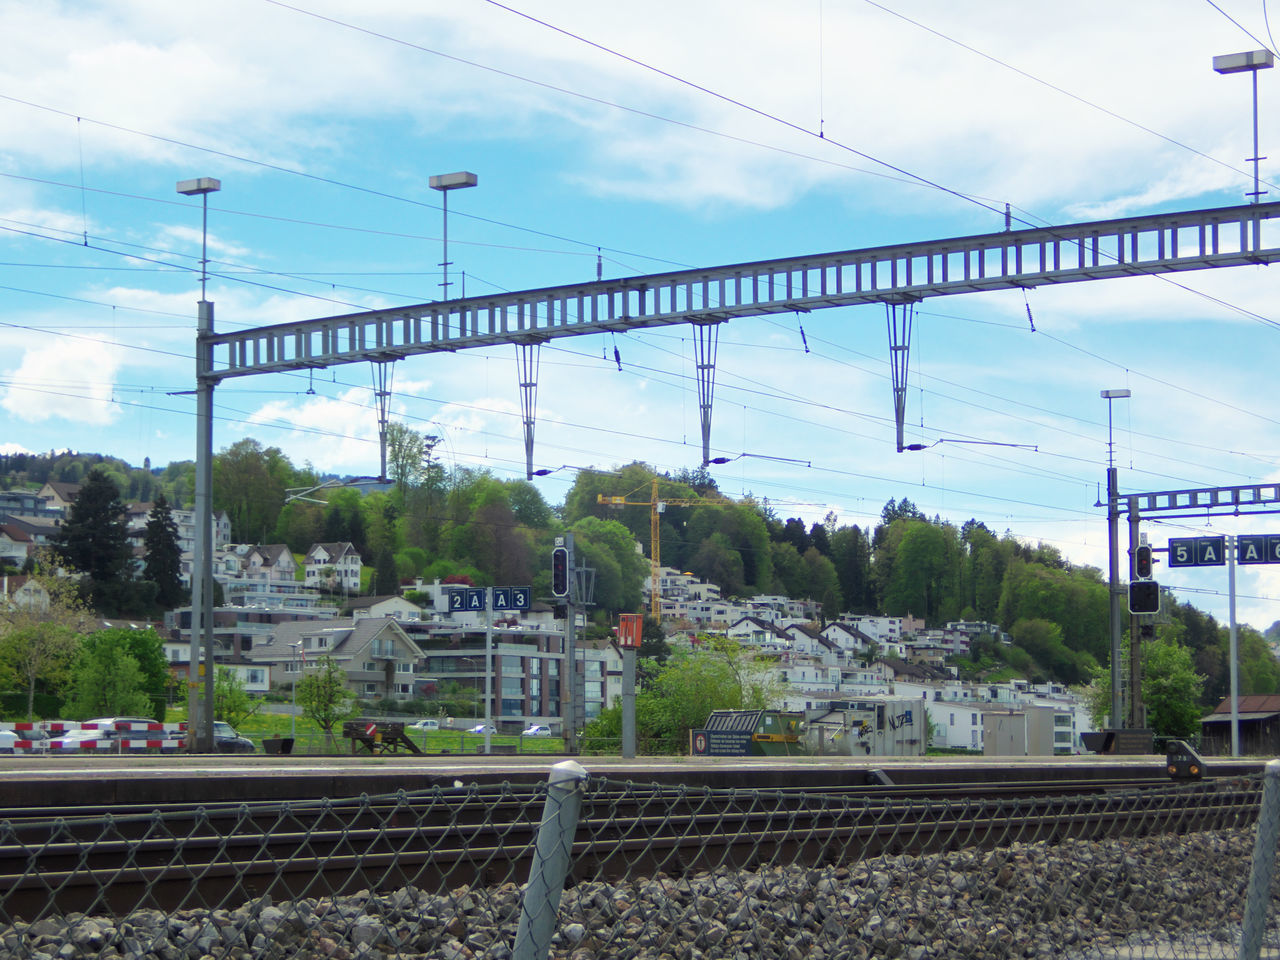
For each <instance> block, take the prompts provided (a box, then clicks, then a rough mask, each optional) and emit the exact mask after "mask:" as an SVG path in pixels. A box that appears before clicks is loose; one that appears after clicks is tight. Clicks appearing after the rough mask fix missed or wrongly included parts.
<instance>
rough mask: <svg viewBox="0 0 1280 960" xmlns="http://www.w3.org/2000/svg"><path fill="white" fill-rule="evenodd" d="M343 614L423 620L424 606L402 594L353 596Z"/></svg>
mask: <svg viewBox="0 0 1280 960" xmlns="http://www.w3.org/2000/svg"><path fill="white" fill-rule="evenodd" d="M342 612H343V614H344V615H346V616H350V617H353V618H354V619H356V620H361V619H363V618H365V617H374V618H379V617H394V618H395V619H396V620H421V619H422V608H421V607H420V606H418V605H417V604H416V603H412V602H410V601H408V600H406V599H405V598H404V597H401V596H387V597H352V598H351V599H350V600H348V601H347V605H346V607H344V608H343V611H342Z"/></svg>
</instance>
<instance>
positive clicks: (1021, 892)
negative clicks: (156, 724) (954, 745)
mask: <svg viewBox="0 0 1280 960" xmlns="http://www.w3.org/2000/svg"><path fill="white" fill-rule="evenodd" d="M1276 776H1277V778H1280V767H1278V772H1277V774H1276ZM1278 782H1280V780H1278ZM1262 784H1263V778H1262V777H1261V776H1258V777H1253V778H1241V779H1236V780H1232V781H1229V782H1222V781H1212V782H1211V781H1205V782H1203V783H1185V784H1173V783H1169V784H1168V785H1157V786H1147V787H1136V786H1134V787H1122V786H1114V785H1113V786H1111V787H1105V786H1097V787H1096V788H1095V790H1094V792H1092V793H1090V794H1088V795H1084V796H1081V795H1078V794H1075V793H1072V792H1070V791H1069V790H1068V789H1067V788H1066V785H1063V786H1062V787H1061V788H1060V790H1059V792H1057V793H1051V792H1049V788H1048V787H1045V786H1044V785H1041V787H1040V788H1038V790H1037V791H1036V795H1029V796H1022V797H1014V798H1010V797H1008V796H1007V795H1003V794H1002V792H1001V790H1000V788H998V787H997V786H995V785H989V786H988V787H985V788H980V789H981V790H985V791H986V793H987V795H986V796H981V795H978V794H979V792H980V791H979V790H975V788H973V787H969V788H967V789H966V790H965V791H964V792H962V791H961V790H959V789H958V788H955V787H938V788H936V789H934V790H928V791H921V790H919V789H916V790H914V791H908V790H899V789H896V788H893V787H891V786H884V787H880V788H875V790H873V791H871V792H867V791H866V790H860V791H858V792H857V793H850V792H848V791H846V790H839V791H837V790H818V789H805V790H745V789H742V790H716V789H705V788H701V787H699V788H695V787H672V786H664V785H659V784H637V783H623V782H618V781H614V780H609V779H604V778H596V777H591V776H588V775H587V774H586V772H585V771H584V770H582V768H581V767H579V766H578V765H577V764H576V763H572V762H569V763H565V764H557V765H556V766H555V767H554V768H553V772H552V777H551V780H550V781H549V782H548V783H544V784H542V785H540V786H536V787H525V786H517V785H512V784H505V785H502V786H498V787H486V786H478V785H475V784H472V785H463V784H461V783H459V784H457V785H456V786H455V787H452V788H433V789H431V790H427V791H421V792H412V793H410V792H401V793H397V794H394V795H389V796H361V797H358V798H352V799H329V800H323V801H317V802H307V803H254V804H250V803H243V804H230V805H217V804H210V805H207V806H204V807H200V808H196V809H182V808H172V809H168V808H166V809H158V810H154V811H149V812H144V811H136V812H134V811H130V810H128V809H127V808H126V809H123V810H122V811H121V812H119V813H113V815H110V816H100V815H99V816H87V815H83V816H82V815H78V814H77V813H75V812H74V811H70V812H69V811H61V812H60V813H59V815H58V816H56V817H48V816H43V817H42V816H40V815H39V814H38V813H36V814H35V816H33V817H32V818H31V819H23V818H18V817H14V818H11V819H9V820H7V821H4V822H3V823H0V857H2V858H3V863H2V864H0V957H31V958H49V960H75V958H78V957H105V958H116V957H119V958H123V960H151V958H155V960H203V958H206V957H208V958H215V960H220V958H235V960H242V958H250V957H252V958H255V960H256V958H276V957H279V958H287V957H308V958H310V957H316V958H326V960H361V958H363V960H391V958H408V957H424V958H425V957H430V958H443V960H473V958H475V960H541V958H543V957H548V956H549V957H555V958H566V960H589V958H590V960H595V958H615V957H616V958H637V960H639V958H645V960H649V958H652V960H701V958H725V960H757V958H759V960H772V958H778V960H809V958H815V960H837V958H880V957H887V958H897V957H901V958H906V960H925V958H951V957H960V958H1014V957H1072V958H1118V957H1133V958H1156V957H1160V958H1188V960H1190V958H1205V957H1223V958H1227V957H1232V958H1234V957H1236V956H1237V955H1238V951H1239V950H1240V944H1241V929H1242V923H1243V920H1244V915H1245V907H1246V894H1247V891H1248V888H1249V883H1248V880H1249V873H1250V860H1251V856H1252V851H1253V849H1254V842H1255V830H1254V824H1255V820H1257V819H1258V811H1259V807H1260V803H1261V797H1262ZM1277 797H1280V794H1277ZM1276 808H1277V810H1280V802H1277V803H1276ZM1262 842H1263V844H1264V846H1265V845H1268V844H1269V848H1268V849H1267V850H1266V856H1265V857H1263V859H1264V860H1265V859H1267V858H1270V860H1271V861H1274V857H1275V834H1274V833H1272V834H1270V839H1267V838H1266V837H1265V836H1264V837H1263V841H1262ZM1258 889H1259V893H1258V894H1257V897H1258V898H1259V901H1260V906H1261V915H1262V917H1263V923H1262V924H1261V925H1260V926H1259V935H1258V943H1259V945H1260V947H1261V950H1262V954H1263V955H1264V956H1277V955H1280V954H1278V953H1277V950H1280V933H1278V932H1277V929H1276V927H1275V925H1274V921H1273V920H1272V918H1273V917H1274V916H1275V910H1274V906H1275V905H1276V903H1277V902H1278V901H1277V896H1278V892H1277V891H1276V890H1274V889H1272V888H1271V887H1270V879H1269V878H1263V879H1262V880H1261V886H1260V887H1259V888H1258Z"/></svg>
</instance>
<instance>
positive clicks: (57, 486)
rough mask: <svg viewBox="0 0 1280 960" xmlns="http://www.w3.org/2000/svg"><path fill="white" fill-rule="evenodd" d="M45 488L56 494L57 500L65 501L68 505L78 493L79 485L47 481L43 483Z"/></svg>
mask: <svg viewBox="0 0 1280 960" xmlns="http://www.w3.org/2000/svg"><path fill="white" fill-rule="evenodd" d="M45 487H48V488H49V489H50V490H52V491H53V492H54V493H55V494H57V496H58V499H60V500H65V501H67V502H68V503H70V502H71V501H72V500H74V499H75V498H76V497H77V496H78V495H79V493H80V484H79V483H70V482H68V481H65V480H47V481H45ZM40 489H42V490H43V489H44V487H41V488H40Z"/></svg>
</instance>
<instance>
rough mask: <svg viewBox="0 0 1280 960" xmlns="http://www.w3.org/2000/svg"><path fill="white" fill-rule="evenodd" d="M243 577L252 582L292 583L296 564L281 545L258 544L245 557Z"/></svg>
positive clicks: (287, 548)
mask: <svg viewBox="0 0 1280 960" xmlns="http://www.w3.org/2000/svg"><path fill="white" fill-rule="evenodd" d="M244 559H245V576H247V577H249V578H250V579H254V580H267V581H278V582H292V581H293V580H294V579H295V578H294V573H295V572H296V571H297V569H298V563H297V561H296V560H294V559H293V554H292V553H290V552H289V547H288V546H287V545H286V544H283V543H260V544H258V545H257V546H255V547H253V549H251V550H250V551H249V552H248V553H247V554H246V555H245V558H244Z"/></svg>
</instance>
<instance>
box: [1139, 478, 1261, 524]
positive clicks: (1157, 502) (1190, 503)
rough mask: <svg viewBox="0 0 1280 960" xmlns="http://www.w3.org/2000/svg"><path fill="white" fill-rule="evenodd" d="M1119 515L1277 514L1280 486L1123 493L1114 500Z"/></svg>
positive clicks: (1256, 485)
mask: <svg viewBox="0 0 1280 960" xmlns="http://www.w3.org/2000/svg"><path fill="white" fill-rule="evenodd" d="M1116 501H1117V506H1118V508H1119V510H1120V512H1121V513H1125V514H1127V515H1128V516H1130V517H1136V516H1146V515H1148V514H1162V515H1167V514H1172V516H1168V517H1166V519H1174V518H1175V517H1207V516H1210V515H1215V516H1220V515H1223V514H1253V513H1277V512H1280V484H1278V483H1257V484H1251V485H1249V486H1243V487H1200V488H1196V489H1192V490H1161V491H1157V492H1154V493H1122V494H1120V495H1118V496H1117V498H1116Z"/></svg>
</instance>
